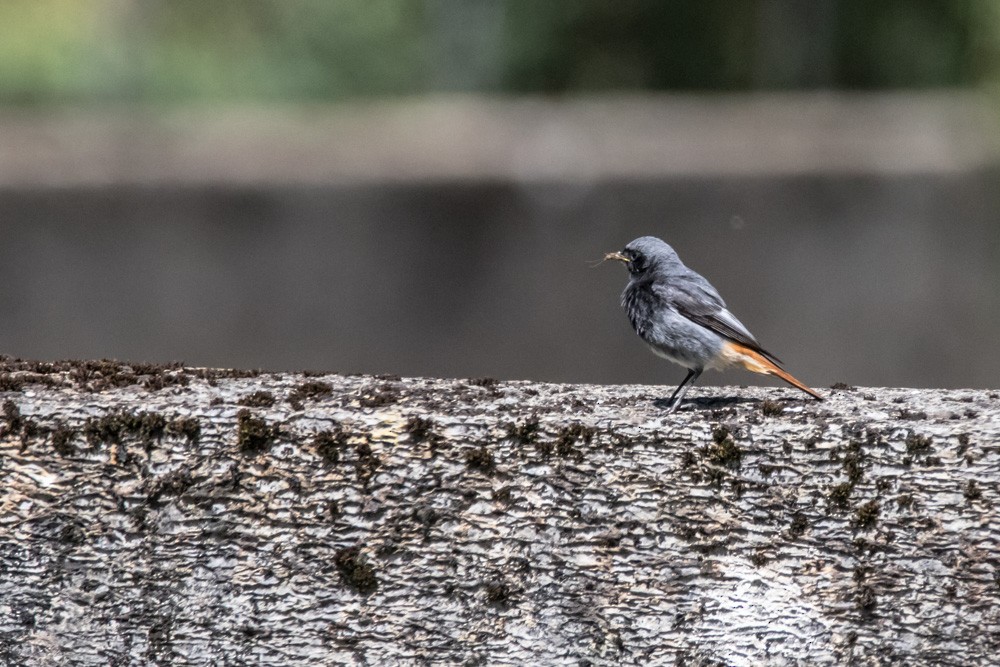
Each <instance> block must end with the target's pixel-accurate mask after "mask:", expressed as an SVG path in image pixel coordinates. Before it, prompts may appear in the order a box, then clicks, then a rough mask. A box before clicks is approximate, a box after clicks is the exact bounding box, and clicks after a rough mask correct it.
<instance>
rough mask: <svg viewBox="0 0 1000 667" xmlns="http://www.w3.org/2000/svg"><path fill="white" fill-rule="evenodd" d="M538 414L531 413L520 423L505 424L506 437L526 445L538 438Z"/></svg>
mask: <svg viewBox="0 0 1000 667" xmlns="http://www.w3.org/2000/svg"><path fill="white" fill-rule="evenodd" d="M538 432H539V422H538V415H531V416H530V417H528V418H527V419H526V420H524V422H523V423H521V424H516V423H510V424H507V438H508V439H509V440H513V441H514V442H516V443H519V444H522V445H527V444H530V443H532V442H535V441H536V440H537V439H538Z"/></svg>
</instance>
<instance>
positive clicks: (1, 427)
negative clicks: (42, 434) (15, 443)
mask: <svg viewBox="0 0 1000 667" xmlns="http://www.w3.org/2000/svg"><path fill="white" fill-rule="evenodd" d="M23 428H24V417H22V416H21V408H19V407H17V403H15V402H14V401H4V402H3V406H2V407H0V437H3V436H6V435H8V434H9V435H17V434H20V433H21V429H23Z"/></svg>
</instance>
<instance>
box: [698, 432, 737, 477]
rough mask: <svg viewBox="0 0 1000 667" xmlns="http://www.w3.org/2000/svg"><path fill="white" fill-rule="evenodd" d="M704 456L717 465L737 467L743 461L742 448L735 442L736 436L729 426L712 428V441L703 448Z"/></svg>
mask: <svg viewBox="0 0 1000 667" xmlns="http://www.w3.org/2000/svg"><path fill="white" fill-rule="evenodd" d="M705 458H706V459H708V461H709V462H710V463H713V464H715V465H718V466H725V467H727V468H739V467H740V464H741V463H742V461H743V450H742V449H740V446H739V445H737V444H736V438H734V437H733V434H732V432H730V430H729V428H728V427H726V426H723V425H719V426H716V427H715V428H713V429H712V443H711V444H710V445H708V447H707V448H706V449H705Z"/></svg>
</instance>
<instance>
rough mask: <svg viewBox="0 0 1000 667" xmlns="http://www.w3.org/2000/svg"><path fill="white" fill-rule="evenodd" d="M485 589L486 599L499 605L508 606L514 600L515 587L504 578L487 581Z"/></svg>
mask: <svg viewBox="0 0 1000 667" xmlns="http://www.w3.org/2000/svg"><path fill="white" fill-rule="evenodd" d="M483 590H484V592H485V594H486V601H487V602H489V603H490V604H493V605H496V606H498V607H503V608H507V607H509V606H510V605H511V603H512V601H513V597H514V589H513V587H512V586H511V585H510V584H508V583H507V582H506V581H504V580H503V579H494V580H493V581H488V582H486V584H485V585H484V586H483Z"/></svg>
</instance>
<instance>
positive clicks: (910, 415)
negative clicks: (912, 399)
mask: <svg viewBox="0 0 1000 667" xmlns="http://www.w3.org/2000/svg"><path fill="white" fill-rule="evenodd" d="M899 418H900V419H908V420H911V421H917V420H921V419H927V413H926V412H924V411H923V410H907V409H906V408H904V409H902V410H900V411H899Z"/></svg>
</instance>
